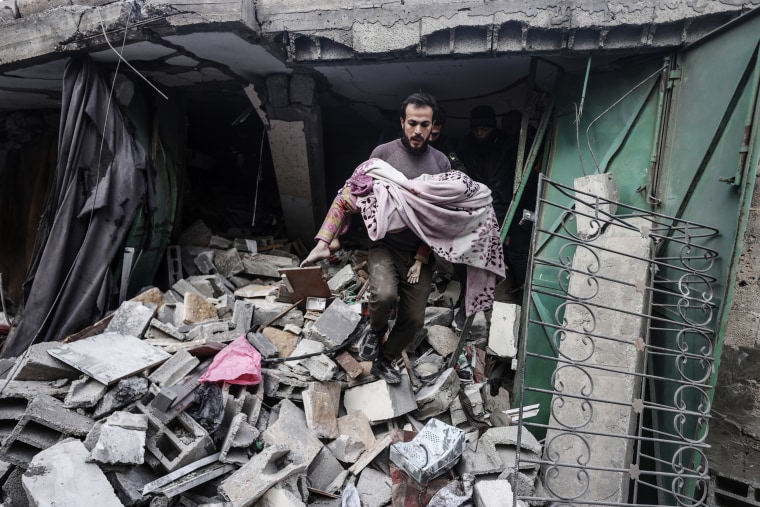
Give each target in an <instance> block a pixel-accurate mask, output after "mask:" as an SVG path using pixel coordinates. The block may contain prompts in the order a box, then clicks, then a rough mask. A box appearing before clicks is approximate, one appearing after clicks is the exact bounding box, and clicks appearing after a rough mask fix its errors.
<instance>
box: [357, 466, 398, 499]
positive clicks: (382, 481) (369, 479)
mask: <svg viewBox="0 0 760 507" xmlns="http://www.w3.org/2000/svg"><path fill="white" fill-rule="evenodd" d="M356 490H357V491H358V492H359V498H360V499H361V502H362V505H363V506H366V507H382V506H383V505H387V504H388V503H390V501H391V478H390V477H389V476H388V475H387V474H384V473H382V472H378V471H377V470H375V469H374V468H365V469H364V470H363V471H362V473H361V475H360V476H359V481H358V482H357V483H356Z"/></svg>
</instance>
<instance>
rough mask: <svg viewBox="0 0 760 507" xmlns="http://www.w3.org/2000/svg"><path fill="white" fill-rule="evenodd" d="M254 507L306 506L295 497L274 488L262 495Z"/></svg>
mask: <svg viewBox="0 0 760 507" xmlns="http://www.w3.org/2000/svg"><path fill="white" fill-rule="evenodd" d="M256 507H306V504H305V503H303V501H302V500H301V499H300V498H299V497H298V496H297V495H295V494H293V493H291V492H290V491H288V490H286V489H283V488H280V487H277V486H275V487H273V488H269V489H268V490H267V492H266V493H264V496H262V497H261V498H260V499H259V501H258V502H256Z"/></svg>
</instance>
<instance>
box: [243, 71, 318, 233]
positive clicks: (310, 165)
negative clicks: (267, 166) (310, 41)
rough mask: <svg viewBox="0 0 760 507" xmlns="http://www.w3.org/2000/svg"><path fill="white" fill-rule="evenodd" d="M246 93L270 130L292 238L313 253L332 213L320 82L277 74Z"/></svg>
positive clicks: (275, 166) (287, 225) (249, 88)
mask: <svg viewBox="0 0 760 507" xmlns="http://www.w3.org/2000/svg"><path fill="white" fill-rule="evenodd" d="M245 91H246V94H247V95H248V98H249V99H250V100H251V102H252V103H253V105H254V107H255V108H256V110H257V112H258V114H259V116H260V118H261V120H262V121H263V122H264V125H265V126H266V127H267V137H268V139H269V147H270V150H271V152H272V162H273V163H274V170H275V174H276V176H277V188H278V189H279V192H280V201H281V203H282V211H283V214H284V218H285V225H286V227H287V231H288V237H289V238H290V239H293V240H295V239H300V240H301V241H303V242H304V245H305V246H307V247H311V245H312V243H313V238H314V234H315V233H316V231H317V228H318V227H319V226H320V225H321V224H322V219H323V218H324V215H325V212H326V211H327V204H326V199H325V177H324V157H323V152H322V112H321V108H320V107H319V103H318V102H317V99H316V82H315V80H314V78H313V77H312V76H311V75H309V74H291V75H285V74H278V75H274V76H270V77H268V78H267V79H266V80H265V81H264V82H263V83H260V84H259V83H257V84H256V85H255V86H248V87H247V88H246V90H245Z"/></svg>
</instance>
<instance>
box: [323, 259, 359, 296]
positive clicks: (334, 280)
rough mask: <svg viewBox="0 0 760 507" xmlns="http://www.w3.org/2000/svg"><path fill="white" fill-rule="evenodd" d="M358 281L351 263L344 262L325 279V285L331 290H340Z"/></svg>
mask: <svg viewBox="0 0 760 507" xmlns="http://www.w3.org/2000/svg"><path fill="white" fill-rule="evenodd" d="M358 281H359V278H358V277H357V276H356V273H354V269H353V268H352V267H351V264H346V265H345V266H343V267H342V268H341V269H340V270H339V271H338V272H337V273H335V274H334V275H332V276H331V277H330V279H329V280H327V286H328V287H330V290H331V291H332V292H340V291H341V290H342V289H344V288H345V287H348V286H349V285H352V284H354V283H357V282H358Z"/></svg>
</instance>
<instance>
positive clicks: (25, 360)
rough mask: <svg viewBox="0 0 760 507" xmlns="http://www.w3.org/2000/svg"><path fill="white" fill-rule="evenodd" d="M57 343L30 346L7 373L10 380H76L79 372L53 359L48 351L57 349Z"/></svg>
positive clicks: (58, 345)
mask: <svg viewBox="0 0 760 507" xmlns="http://www.w3.org/2000/svg"><path fill="white" fill-rule="evenodd" d="M60 346H61V344H60V343H59V342H42V343H35V344H34V345H31V346H30V347H29V348H28V349H27V351H26V352H25V353H24V354H23V355H22V357H21V359H19V360H17V361H16V364H15V365H14V366H13V367H12V368H11V370H10V371H9V373H8V378H10V379H12V380H59V379H72V380H73V379H77V378H79V377H80V375H81V372H80V371H79V370H77V369H76V368H73V367H72V366H71V365H69V364H66V363H65V362H63V361H61V360H59V359H58V358H56V357H53V356H51V355H50V354H49V351H50V350H55V349H58V348H59V347H60Z"/></svg>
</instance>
